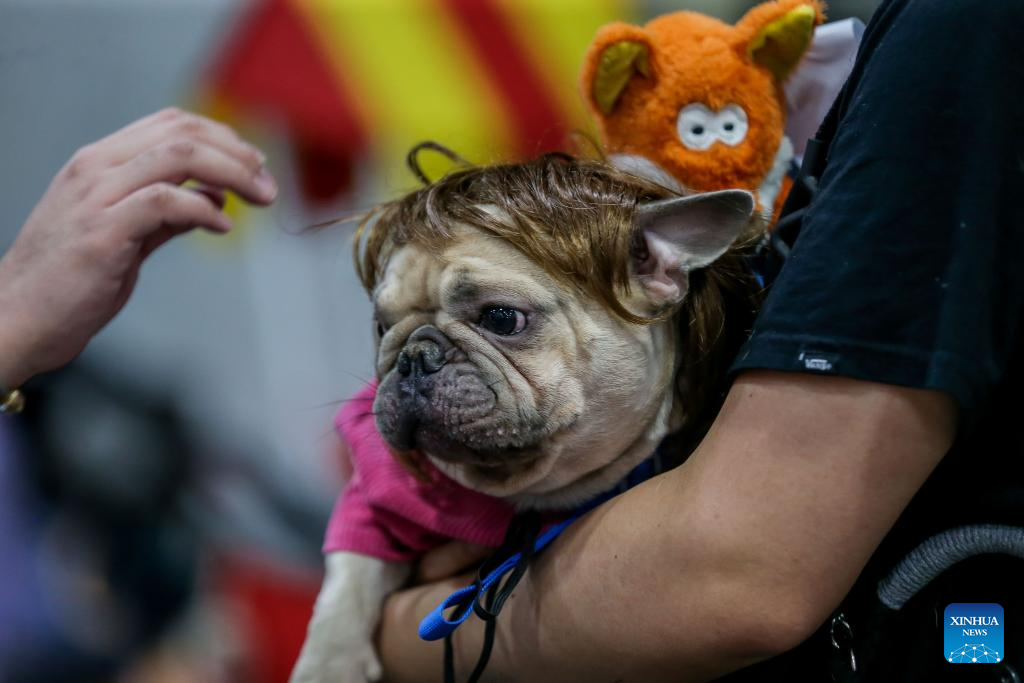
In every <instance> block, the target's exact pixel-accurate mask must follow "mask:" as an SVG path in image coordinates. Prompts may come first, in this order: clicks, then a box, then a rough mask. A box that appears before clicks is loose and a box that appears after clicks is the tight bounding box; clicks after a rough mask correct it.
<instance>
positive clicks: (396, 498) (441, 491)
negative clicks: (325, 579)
mask: <svg viewBox="0 0 1024 683" xmlns="http://www.w3.org/2000/svg"><path fill="white" fill-rule="evenodd" d="M376 393H377V386H376V384H369V385H367V386H366V387H364V388H363V389H362V390H360V392H359V393H358V394H356V395H355V396H354V397H353V398H352V399H351V400H349V401H348V402H346V403H345V406H344V407H343V408H342V409H341V410H340V411H338V414H337V416H336V417H335V418H334V424H335V427H336V428H337V430H338V433H339V434H340V435H341V438H342V439H344V440H345V441H346V442H347V443H348V446H349V450H350V452H351V454H352V466H353V474H352V479H350V480H349V482H348V485H347V486H346V487H345V490H344V491H342V494H341V497H340V498H339V499H338V502H337V504H336V505H335V506H334V512H333V513H332V514H331V520H330V522H329V523H328V525H327V535H326V538H325V539H324V546H323V549H324V552H325V553H330V552H337V551H341V550H346V551H349V552H355V553H361V554H363V555H370V556H371V557H378V558H380V559H382V560H392V561H402V562H406V561H411V560H415V559H417V558H419V557H420V556H421V555H423V554H424V553H425V552H427V551H428V550H432V549H433V548H436V547H437V546H439V545H442V544H444V543H445V542H447V541H451V540H457V541H465V542H467V543H476V544H478V545H484V546H490V547H494V548H497V547H498V546H500V545H501V542H502V540H503V539H504V537H505V530H506V529H507V528H508V524H509V522H510V521H511V519H512V516H513V513H514V511H513V509H512V506H511V505H509V504H507V503H505V502H503V501H501V500H499V499H497V498H494V497H491V496H487V495H484V494H482V493H478V492H476V491H472V490H470V489H467V488H466V487H464V486H461V485H460V484H457V483H456V482H454V481H452V480H451V479H449V478H448V477H446V476H445V475H443V474H441V472H440V471H439V470H438V469H437V468H435V467H434V466H433V465H431V464H430V463H429V462H427V463H425V465H426V470H427V475H428V478H429V481H419V480H418V479H416V478H415V477H414V476H413V475H412V474H411V473H410V472H409V471H408V470H407V469H406V468H405V467H403V466H402V464H401V463H399V462H398V460H396V459H395V457H394V456H393V455H392V454H391V453H390V451H389V450H388V447H387V444H385V443H384V439H383V438H382V437H381V435H380V433H379V432H377V426H376V424H375V423H374V418H373V411H372V409H371V406H372V405H373V399H374V397H375V396H376Z"/></svg>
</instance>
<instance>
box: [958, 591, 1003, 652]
mask: <svg viewBox="0 0 1024 683" xmlns="http://www.w3.org/2000/svg"><path fill="white" fill-rule="evenodd" d="M945 619H946V622H945V629H944V634H943V635H944V644H945V645H944V647H943V656H944V657H945V659H946V661H947V662H951V663H953V664H995V663H996V662H1001V661H1003V657H1004V656H1005V655H1006V653H1005V652H1004V651H1003V608H1002V607H1001V606H1000V605H997V604H996V603H994V602H954V603H951V604H950V605H947V606H946V617H945Z"/></svg>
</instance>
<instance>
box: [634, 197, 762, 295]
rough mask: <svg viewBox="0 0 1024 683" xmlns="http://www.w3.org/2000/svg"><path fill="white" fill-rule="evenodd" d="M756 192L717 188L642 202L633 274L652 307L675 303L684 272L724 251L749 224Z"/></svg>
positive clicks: (683, 288)
mask: <svg viewBox="0 0 1024 683" xmlns="http://www.w3.org/2000/svg"><path fill="white" fill-rule="evenodd" d="M755 205H756V203H755V201H754V195H753V194H751V193H750V192H747V191H746V190H720V191H718V192H705V193H702V194H691V195H687V196H684V197H672V198H670V199H663V200H661V201H657V202H649V203H647V204H641V205H639V206H638V207H637V211H636V219H635V221H636V230H637V231H638V233H639V237H640V240H639V249H638V250H637V251H638V253H637V254H636V255H635V258H634V272H635V274H636V277H637V278H638V279H639V280H640V283H641V284H642V285H643V287H644V290H645V291H646V293H647V295H648V296H649V297H650V298H651V299H652V301H654V303H655V304H656V305H659V306H661V305H674V304H678V303H679V302H681V301H682V300H683V297H685V296H686V292H687V287H688V277H687V276H688V274H689V273H690V271H693V270H696V269H698V268H703V267H704V266H707V265H708V264H710V263H712V262H714V261H715V260H716V259H717V258H719V257H720V256H721V255H722V254H724V253H725V252H726V251H728V249H729V247H730V246H731V245H732V243H733V242H735V241H736V238H737V237H739V236H740V235H741V234H742V233H743V232H744V230H745V229H746V228H747V226H748V225H749V224H750V220H751V217H752V216H753V213H754V207H755Z"/></svg>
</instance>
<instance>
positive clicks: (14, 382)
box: [0, 296, 34, 389]
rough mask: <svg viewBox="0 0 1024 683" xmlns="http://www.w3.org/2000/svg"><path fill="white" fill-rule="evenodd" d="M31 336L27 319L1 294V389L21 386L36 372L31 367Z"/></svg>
mask: <svg viewBox="0 0 1024 683" xmlns="http://www.w3.org/2000/svg"><path fill="white" fill-rule="evenodd" d="M31 337H32V333H31V330H30V327H29V326H28V325H27V324H26V321H25V320H24V319H23V318H22V317H21V316H20V315H18V314H16V313H15V312H14V311H13V310H12V308H11V307H9V306H5V305H4V303H3V298H2V296H0V389H13V388H15V387H20V386H21V385H22V384H24V383H25V382H26V381H27V380H28V379H29V378H30V377H31V376H32V375H33V374H34V372H33V370H32V368H31V367H29V366H30V363H31V361H30V355H31V354H30V353H29V350H30V346H31V344H32V343H33V342H32V341H31Z"/></svg>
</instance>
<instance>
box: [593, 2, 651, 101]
mask: <svg viewBox="0 0 1024 683" xmlns="http://www.w3.org/2000/svg"><path fill="white" fill-rule="evenodd" d="M651 75H652V74H651V44H650V38H649V37H648V35H647V32H646V31H644V30H643V29H642V28H640V27H639V26H633V25H632V24H624V23H622V22H618V21H617V22H614V23H612V24H608V25H607V26H603V27H601V29H600V30H599V31H598V32H597V36H596V37H595V38H594V42H593V43H591V44H590V47H589V48H587V54H586V56H585V57H584V60H583V72H582V73H581V74H580V89H581V90H582V91H583V98H584V99H585V100H586V101H587V102H588V103H590V106H591V107H592V108H594V109H595V110H596V111H598V112H600V113H601V114H603V115H605V116H607V115H608V114H611V113H612V110H613V109H615V105H616V103H617V102H618V101H619V96H620V95H622V91H623V90H625V88H626V86H627V85H628V84H629V81H630V80H631V79H632V78H633V77H634V76H640V77H643V78H650V77H651Z"/></svg>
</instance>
